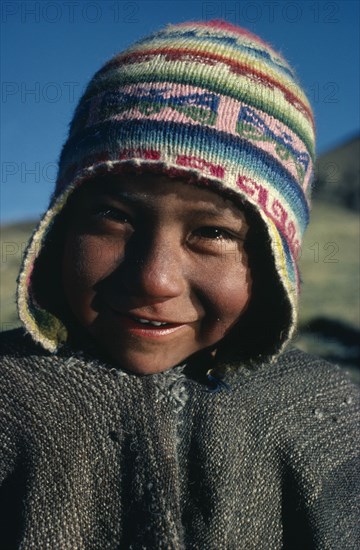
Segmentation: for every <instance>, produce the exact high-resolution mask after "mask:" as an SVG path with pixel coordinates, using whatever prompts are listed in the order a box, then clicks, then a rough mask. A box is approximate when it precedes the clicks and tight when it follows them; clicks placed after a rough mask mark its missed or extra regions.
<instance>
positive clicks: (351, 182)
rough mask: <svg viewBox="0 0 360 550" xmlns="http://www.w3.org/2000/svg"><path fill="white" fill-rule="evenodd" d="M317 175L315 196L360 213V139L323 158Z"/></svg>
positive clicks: (347, 143) (353, 140)
mask: <svg viewBox="0 0 360 550" xmlns="http://www.w3.org/2000/svg"><path fill="white" fill-rule="evenodd" d="M315 174H316V181H315V185H314V197H316V198H318V199H320V200H325V201H326V202H331V203H336V204H341V205H342V206H345V208H349V209H351V210H356V211H358V210H360V137H359V136H357V137H354V138H353V139H350V140H349V141H347V142H345V143H344V144H342V145H340V146H339V147H336V148H334V149H331V150H330V151H328V152H327V153H324V154H323V155H321V156H320V157H319V159H318V161H317V164H316V171H315Z"/></svg>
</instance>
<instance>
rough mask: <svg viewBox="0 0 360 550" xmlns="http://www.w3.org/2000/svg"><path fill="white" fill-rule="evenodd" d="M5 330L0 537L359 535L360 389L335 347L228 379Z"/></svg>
mask: <svg viewBox="0 0 360 550" xmlns="http://www.w3.org/2000/svg"><path fill="white" fill-rule="evenodd" d="M1 344H2V349H3V350H4V352H3V356H2V359H1V366H0V377H1V395H0V506H1V512H0V522H1V525H0V533H1V536H0V548H1V549H5V550H9V549H11V548H21V549H36V550H45V549H51V550H52V549H54V550H55V549H56V550H82V549H86V550H90V549H96V550H105V549H112V550H113V549H118V548H120V549H156V550H159V549H166V550H171V549H182V548H184V549H196V550H199V549H204V550H205V549H206V550H210V549H213V550H220V549H236V550H238V549H239V550H242V549H243V550H277V549H288V550H296V549H301V550H311V549H319V550H320V549H323V550H325V549H326V550H328V549H332V550H345V549H347V550H354V549H356V548H359V547H360V546H359V539H358V530H357V522H358V519H359V516H358V513H357V508H356V504H357V502H358V501H357V498H358V494H359V493H358V490H357V487H356V484H357V482H358V480H359V471H358V466H357V463H356V457H357V456H358V452H357V451H358V443H359V439H360V438H359V433H358V428H357V426H358V424H357V415H358V411H359V406H358V402H357V391H356V388H355V387H353V386H352V384H351V383H350V382H349V381H348V380H347V379H346V378H345V377H344V375H343V374H342V373H341V372H340V371H339V370H337V369H336V368H334V367H332V366H331V365H329V364H327V363H325V362H324V361H322V360H320V359H316V358H313V357H310V356H308V355H305V354H304V353H302V352H299V351H297V350H291V351H289V352H287V353H284V354H283V355H282V356H281V357H280V358H279V360H278V361H277V363H276V364H273V365H259V366H258V367H256V368H253V369H252V370H249V369H248V368H245V367H242V366H239V368H238V369H237V371H236V373H233V374H230V373H229V374H228V375H227V376H226V377H225V382H226V385H220V386H218V388H217V389H218V390H219V391H214V387H213V385H212V383H207V382H206V381H205V378H206V377H204V379H203V378H202V377H201V373H200V374H199V375H196V376H195V377H194V376H193V373H191V372H187V367H186V366H185V367H184V366H180V367H176V368H175V369H172V370H170V371H168V372H165V373H162V374H156V375H149V376H142V377H141V376H136V375H132V374H127V373H124V372H122V371H119V370H115V369H113V368H110V367H109V366H108V365H106V363H105V362H101V361H100V360H98V359H91V358H90V357H86V356H85V355H84V354H74V353H73V352H71V350H69V349H67V350H65V351H63V352H62V353H60V354H58V355H54V356H52V355H50V354H47V353H46V352H44V351H42V350H41V349H40V348H38V347H36V346H35V345H33V344H32V343H31V341H30V340H29V339H28V337H25V336H24V335H23V332H22V331H21V330H16V331H12V332H8V333H5V334H3V336H2V337H1ZM206 380H207V379H206Z"/></svg>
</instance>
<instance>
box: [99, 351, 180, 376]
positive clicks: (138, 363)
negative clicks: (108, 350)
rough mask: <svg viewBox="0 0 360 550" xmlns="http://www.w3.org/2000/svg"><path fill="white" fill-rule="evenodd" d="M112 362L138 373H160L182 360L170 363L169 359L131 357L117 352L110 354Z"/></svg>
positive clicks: (128, 370)
mask: <svg viewBox="0 0 360 550" xmlns="http://www.w3.org/2000/svg"><path fill="white" fill-rule="evenodd" d="M110 358H111V360H112V362H113V363H114V364H115V365H116V366H118V367H120V368H121V369H123V370H125V371H127V372H131V373H133V374H138V375H147V374H158V373H160V372H165V371H167V370H170V369H172V368H173V367H175V366H176V365H179V364H180V363H181V362H182V361H174V363H172V362H171V363H169V360H168V361H161V359H159V360H154V359H150V358H147V357H146V356H145V357H142V358H136V359H135V358H129V357H123V356H119V355H117V354H110Z"/></svg>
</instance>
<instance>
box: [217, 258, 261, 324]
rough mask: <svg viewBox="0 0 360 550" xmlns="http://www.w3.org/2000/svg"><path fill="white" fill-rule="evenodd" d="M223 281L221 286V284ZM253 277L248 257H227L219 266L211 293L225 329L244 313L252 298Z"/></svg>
mask: <svg viewBox="0 0 360 550" xmlns="http://www.w3.org/2000/svg"><path fill="white" fill-rule="evenodd" d="M219 281H221V284H220V283H219ZM251 289H252V277H251V272H250V268H249V265H248V260H247V256H246V255H245V254H243V255H242V256H241V257H234V258H229V257H225V258H224V259H223V260H222V262H221V263H220V264H219V265H218V268H217V270H216V277H213V280H212V284H211V288H210V290H209V291H210V292H211V295H212V302H213V305H214V306H215V309H216V314H217V316H218V318H219V319H220V321H221V325H223V327H224V328H225V329H227V328H229V327H230V326H231V325H232V324H233V323H234V322H235V321H237V319H238V318H239V317H240V316H241V315H242V314H243V313H244V311H245V310H246V308H247V306H248V303H249V301H250V298H251Z"/></svg>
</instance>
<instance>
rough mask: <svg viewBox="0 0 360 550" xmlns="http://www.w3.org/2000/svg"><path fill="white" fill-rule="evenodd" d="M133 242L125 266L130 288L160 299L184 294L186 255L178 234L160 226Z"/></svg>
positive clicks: (124, 272) (124, 274)
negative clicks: (140, 240)
mask: <svg viewBox="0 0 360 550" xmlns="http://www.w3.org/2000/svg"><path fill="white" fill-rule="evenodd" d="M142 237H143V238H142V242H141V243H140V242H139V241H137V242H136V241H134V242H132V243H129V249H128V250H127V251H126V252H125V258H124V262H123V265H122V270H123V276H124V277H125V284H126V287H127V290H128V291H130V292H131V294H133V295H140V296H142V297H148V298H151V299H157V300H166V299H169V298H174V297H177V296H180V295H181V294H182V293H183V292H184V290H185V289H186V276H185V263H184V254H183V251H182V247H181V241H180V238H178V236H177V235H175V234H172V233H171V232H169V231H166V230H165V228H163V229H159V230H158V231H156V233H155V232H154V233H153V234H152V235H148V236H146V237H145V236H144V235H142Z"/></svg>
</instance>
